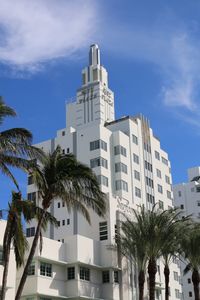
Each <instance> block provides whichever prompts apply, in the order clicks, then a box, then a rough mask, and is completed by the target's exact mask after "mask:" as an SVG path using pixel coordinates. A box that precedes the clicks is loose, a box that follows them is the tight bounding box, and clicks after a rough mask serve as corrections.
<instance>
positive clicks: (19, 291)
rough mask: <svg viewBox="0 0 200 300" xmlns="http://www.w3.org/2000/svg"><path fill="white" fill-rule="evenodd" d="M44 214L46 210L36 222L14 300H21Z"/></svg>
mask: <svg viewBox="0 0 200 300" xmlns="http://www.w3.org/2000/svg"><path fill="white" fill-rule="evenodd" d="M45 213H46V210H43V213H42V215H41V216H40V219H39V221H38V225H37V229H36V233H35V236H34V239H33V243H32V246H31V250H30V253H29V256H28V259H27V261H26V265H25V267H24V271H23V274H22V277H21V280H20V283H19V286H18V289H17V293H16V296H15V300H20V298H21V295H22V291H23V288H24V285H25V282H26V278H27V275H28V268H29V266H30V265H31V262H32V260H33V257H34V254H35V250H36V247H37V244H38V240H39V237H40V232H41V229H42V223H43V220H44V216H45Z"/></svg>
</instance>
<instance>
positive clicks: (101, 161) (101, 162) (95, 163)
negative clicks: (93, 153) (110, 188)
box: [90, 157, 108, 169]
mask: <svg viewBox="0 0 200 300" xmlns="http://www.w3.org/2000/svg"><path fill="white" fill-rule="evenodd" d="M100 166H102V167H104V168H106V169H108V161H107V160H106V159H105V158H103V157H97V158H94V159H91V160H90V167H91V168H96V167H100Z"/></svg>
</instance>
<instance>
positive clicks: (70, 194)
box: [15, 146, 106, 300]
mask: <svg viewBox="0 0 200 300" xmlns="http://www.w3.org/2000/svg"><path fill="white" fill-rule="evenodd" d="M31 175H32V176H33V181H34V183H35V185H36V186H37V188H38V194H39V198H40V200H41V205H42V208H43V213H42V214H41V216H40V218H39V219H38V224H37V228H36V233H35V237H34V239H33V243H32V247H31V250H30V253H29V256H28V259H27V262H26V265H25V268H24V271H23V274H22V277H21V280H20V283H19V286H18V289H17V293H16V297H15V300H19V299H20V297H21V294H22V290H23V287H24V284H25V281H26V278H27V271H28V268H29V266H30V263H31V261H32V259H33V256H34V253H35V250H36V246H37V243H38V239H39V235H40V232H41V227H42V224H43V222H44V216H45V212H46V211H47V210H48V208H49V207H50V205H51V203H52V201H53V200H54V199H55V198H61V199H62V200H63V201H65V203H66V206H67V208H68V210H70V209H72V208H75V209H77V211H79V212H81V213H82V214H83V215H84V217H85V218H86V220H87V221H88V222H89V223H90V216H89V212H88V210H87V208H92V209H93V210H94V211H95V212H96V213H97V214H98V215H99V216H104V214H105V212H106V204H105V196H104V194H103V193H102V192H101V190H100V187H99V184H98V181H97V178H96V176H95V174H94V173H93V172H92V170H91V169H90V168H89V167H87V166H85V165H83V164H82V163H80V162H78V161H77V160H76V158H75V157H74V155H72V154H68V155H67V154H62V153H61V148H60V147H59V146H58V147H57V148H56V150H55V151H53V153H49V154H46V157H45V159H44V160H43V163H42V164H41V165H40V166H34V165H33V167H32V172H31Z"/></svg>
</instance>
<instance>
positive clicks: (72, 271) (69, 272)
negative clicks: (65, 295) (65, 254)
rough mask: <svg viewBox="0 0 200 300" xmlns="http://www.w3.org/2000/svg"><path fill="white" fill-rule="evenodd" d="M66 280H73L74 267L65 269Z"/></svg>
mask: <svg viewBox="0 0 200 300" xmlns="http://www.w3.org/2000/svg"><path fill="white" fill-rule="evenodd" d="M67 279H68V280H71V279H75V267H69V268H67Z"/></svg>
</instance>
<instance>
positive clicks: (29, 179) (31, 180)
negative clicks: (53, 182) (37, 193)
mask: <svg viewBox="0 0 200 300" xmlns="http://www.w3.org/2000/svg"><path fill="white" fill-rule="evenodd" d="M31 184H33V176H32V175H30V176H28V185H31Z"/></svg>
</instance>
